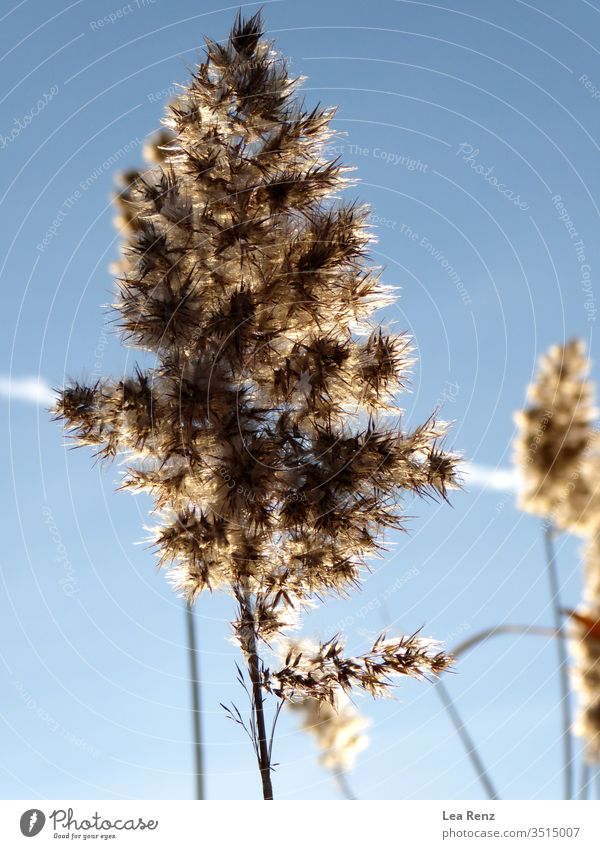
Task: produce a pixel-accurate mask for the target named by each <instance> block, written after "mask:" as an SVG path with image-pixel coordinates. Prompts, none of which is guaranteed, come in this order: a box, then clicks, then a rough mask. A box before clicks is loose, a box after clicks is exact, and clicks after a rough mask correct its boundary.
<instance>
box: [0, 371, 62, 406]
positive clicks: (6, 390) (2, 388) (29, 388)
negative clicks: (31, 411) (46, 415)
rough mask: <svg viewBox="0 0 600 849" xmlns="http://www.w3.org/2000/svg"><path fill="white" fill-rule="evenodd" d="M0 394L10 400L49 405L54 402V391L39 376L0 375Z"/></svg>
mask: <svg viewBox="0 0 600 849" xmlns="http://www.w3.org/2000/svg"><path fill="white" fill-rule="evenodd" d="M0 395H3V396H4V397H5V398H10V399H11V400H12V401H25V402H28V403H30V404H38V405H39V406H40V407H49V406H50V405H51V404H53V403H54V393H53V392H52V390H51V389H50V386H49V385H48V384H47V383H46V381H45V380H42V378H41V377H7V376H6V375H0Z"/></svg>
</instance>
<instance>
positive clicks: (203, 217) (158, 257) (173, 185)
mask: <svg viewBox="0 0 600 849" xmlns="http://www.w3.org/2000/svg"><path fill="white" fill-rule="evenodd" d="M206 45H207V46H206V51H207V52H206V59H205V61H204V62H203V63H202V64H201V65H200V66H199V67H197V69H196V71H195V72H194V74H193V76H192V79H191V82H190V84H189V87H188V88H186V89H182V91H181V93H180V95H178V97H177V98H176V100H175V101H174V102H173V103H172V104H171V105H170V106H169V108H168V116H167V119H166V122H165V123H166V126H167V128H168V130H169V131H170V132H171V133H172V134H173V136H174V140H173V141H172V142H167V145H166V149H165V147H164V146H163V150H162V152H163V154H164V160H163V161H161V162H156V163H155V164H154V165H153V166H152V167H151V168H149V169H146V170H142V172H141V173H140V174H139V175H131V179H130V180H129V182H128V184H127V186H126V194H127V198H123V197H121V199H120V205H121V207H122V206H123V204H125V206H126V205H127V204H129V218H128V220H124V218H125V216H124V215H123V211H122V210H121V223H122V224H124V225H125V232H126V233H128V234H129V235H128V241H127V245H126V247H125V249H124V255H123V258H122V261H121V262H120V264H119V276H118V281H117V285H118V299H117V302H116V304H115V307H116V310H117V311H118V314H119V317H120V329H121V332H122V335H123V337H124V339H125V341H126V343H127V344H129V345H131V346H134V347H138V348H140V349H142V350H144V351H146V352H150V353H151V354H153V355H154V357H155V364H154V365H153V367H151V368H148V369H144V370H142V369H141V368H139V369H136V370H135V372H134V373H133V374H132V375H131V376H130V377H126V378H124V379H122V380H114V381H111V380H103V381H98V382H95V383H93V384H91V385H84V384H81V383H72V384H71V385H69V386H68V387H67V388H66V389H64V390H63V391H62V393H61V394H60V397H59V400H58V403H57V405H56V412H57V415H58V416H59V417H60V418H62V419H64V420H65V426H66V428H68V429H69V431H70V432H71V434H72V435H73V437H74V438H75V440H76V443H77V444H79V445H89V446H92V447H93V448H94V449H95V450H96V452H97V455H98V456H99V457H101V458H110V459H112V458H114V457H115V456H116V455H117V454H120V455H125V460H126V469H127V471H126V474H125V478H124V482H123V487H125V488H129V489H132V490H137V491H146V492H149V493H150V494H151V495H152V496H153V497H154V500H155V503H156V511H157V514H156V515H157V519H158V525H157V527H156V532H155V543H156V548H157V551H158V555H159V558H160V564H161V565H163V564H165V565H167V564H168V565H169V566H170V577H171V580H172V582H173V584H174V586H175V588H176V589H177V590H179V591H181V592H183V593H184V594H185V595H186V596H187V598H188V599H189V600H190V601H194V600H195V599H196V598H197V597H198V595H199V594H200V593H201V592H202V591H203V590H206V589H209V590H212V589H217V588H219V589H222V590H224V591H225V592H227V593H229V594H230V595H232V596H233V597H234V599H235V601H236V603H237V609H238V614H237V616H236V618H235V621H234V622H233V629H234V633H235V637H236V639H237V642H238V643H239V646H240V648H241V650H242V652H243V655H244V657H245V659H246V662H247V665H248V673H249V677H250V680H251V688H250V692H251V697H252V716H253V719H252V721H251V729H252V736H253V737H254V743H255V749H256V752H257V757H258V762H259V767H260V771H261V776H262V781H263V792H264V796H265V798H271V793H272V790H271V776H270V746H269V743H268V739H267V733H266V729H265V719H264V711H263V699H264V695H265V693H266V692H271V693H276V694H277V695H278V696H279V697H280V698H281V699H289V698H292V697H294V695H295V694H298V693H300V694H302V695H306V696H310V697H312V698H315V699H317V700H319V701H325V702H329V703H333V702H334V700H335V697H336V694H337V693H338V692H339V690H340V688H341V689H342V690H343V691H348V690H349V689H350V688H351V687H353V686H356V687H362V688H366V689H367V690H368V691H370V692H372V693H373V694H374V695H380V694H381V693H383V692H385V691H386V690H387V689H388V687H389V686H390V685H391V684H392V682H393V679H394V677H395V676H399V675H413V676H423V675H425V674H427V673H429V672H433V673H437V672H440V671H441V670H443V669H444V668H445V667H446V666H447V665H448V664H449V658H448V657H447V656H446V655H445V654H444V653H443V652H442V651H441V650H440V649H439V647H438V646H437V645H436V644H431V643H429V642H428V641H426V640H424V639H422V638H420V637H419V636H418V635H413V636H410V637H402V638H399V639H395V640H387V641H378V642H377V643H376V644H375V646H373V647H372V649H371V650H370V651H369V652H366V653H365V654H364V655H363V656H362V657H359V658H344V656H343V653H342V650H341V644H340V643H339V641H338V640H337V638H336V639H334V640H332V641H331V642H329V643H325V644H324V645H323V646H322V647H320V648H319V650H318V651H317V652H316V653H315V654H314V655H313V656H311V657H310V658H308V659H307V658H303V657H299V656H297V655H294V656H292V657H290V658H289V660H288V662H287V663H286V664H285V665H284V667H283V668H281V669H275V670H271V669H268V668H267V666H266V665H265V664H264V663H263V661H262V660H261V658H260V657H259V651H261V650H265V649H267V648H268V646H269V644H270V643H271V642H272V641H273V640H275V639H276V638H278V637H279V636H280V635H281V634H282V633H283V632H284V631H285V629H286V628H287V627H288V625H289V624H290V623H292V622H293V621H294V619H295V615H296V614H297V612H298V611H299V610H300V609H301V608H303V607H304V606H305V605H307V604H309V603H311V602H315V600H319V599H321V598H322V596H323V595H324V594H325V593H327V592H336V593H339V594H345V593H347V592H349V591H350V590H352V589H353V588H355V587H356V586H357V585H358V583H359V581H360V577H361V572H362V571H363V570H364V568H365V567H366V565H367V560H368V558H370V557H372V556H373V555H376V554H377V553H378V552H379V551H380V549H381V546H382V534H383V532H384V531H386V530H387V529H392V528H403V527H404V517H403V512H402V504H401V496H402V494H403V493H405V492H408V493H412V494H416V495H419V496H424V495H432V496H440V497H442V498H445V497H446V493H447V490H448V488H449V487H453V486H455V485H456V463H457V459H456V457H455V456H454V455H452V454H450V453H447V452H446V451H445V450H444V449H443V446H442V439H443V437H444V434H445V426H444V425H443V424H440V423H436V421H435V420H434V418H433V417H432V418H430V419H428V420H427V421H426V422H425V423H424V424H423V425H421V426H419V427H417V428H416V429H414V430H412V431H411V432H404V431H403V430H402V429H401V426H400V416H401V411H400V409H399V408H398V407H397V406H396V400H395V396H396V394H397V392H398V391H399V389H400V388H402V386H403V384H404V381H405V380H406V373H407V368H408V366H409V365H410V364H411V350H410V343H409V340H408V339H407V338H406V336H404V335H393V334H388V333H384V332H383V331H382V330H381V329H380V328H379V327H378V326H377V325H376V324H374V323H372V322H371V315H372V313H373V312H374V311H375V310H376V309H378V308H379V307H381V306H383V305H386V304H388V303H391V302H392V300H393V299H392V297H391V292H390V290H389V289H388V287H386V286H384V285H382V283H381V282H380V279H379V272H378V271H377V270H376V269H373V268H371V267H369V264H368V246H369V242H370V240H371V237H370V230H369V226H368V215H369V210H368V208H367V207H365V206H360V205H358V204H357V203H349V202H347V201H345V200H341V199H339V197H338V194H339V193H340V191H341V190H342V189H344V188H345V187H347V186H348V185H349V181H348V178H347V172H348V169H347V168H345V167H344V166H343V165H341V164H340V163H339V162H338V161H337V160H335V161H328V160H326V159H324V158H323V151H324V146H325V144H326V142H327V141H328V139H329V138H330V137H331V135H332V131H331V129H330V122H331V119H332V117H333V115H334V110H332V109H324V108H321V107H319V106H317V107H315V108H314V109H312V110H306V109H305V108H304V105H303V102H302V101H301V100H299V99H297V98H296V97H295V91H296V89H297V87H298V84H299V82H300V80H299V79H292V78H290V77H289V76H288V73H287V69H286V63H285V62H284V60H283V59H282V58H281V57H280V56H278V55H277V54H276V53H275V52H274V51H273V49H272V46H271V44H270V43H269V42H268V41H267V40H265V39H264V37H263V36H262V32H261V20H260V16H259V15H255V16H254V17H252V18H249V19H247V20H243V19H241V18H239V17H238V19H237V20H236V23H235V25H234V27H233V29H232V32H231V34H230V36H229V39H228V40H227V42H226V43H225V44H223V45H221V44H216V43H215V42H213V41H210V40H207V42H206Z"/></svg>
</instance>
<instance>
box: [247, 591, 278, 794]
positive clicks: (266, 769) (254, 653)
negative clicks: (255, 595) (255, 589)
mask: <svg viewBox="0 0 600 849" xmlns="http://www.w3.org/2000/svg"><path fill="white" fill-rule="evenodd" d="M243 615H244V619H245V621H246V623H247V625H248V632H249V634H250V636H249V652H248V674H249V676H250V681H251V682H252V711H253V714H254V720H255V723H256V725H255V727H256V741H255V742H256V744H257V751H256V754H257V758H258V766H259V769H260V777H261V780H262V789H263V799H267V800H271V799H273V785H272V783H271V755H270V745H269V742H268V739H267V729H266V724H265V712H264V698H263V691H262V686H261V660H260V657H259V656H258V648H257V639H256V628H255V623H254V612H253V610H252V606H251V602H250V601H249V599H248V597H247V596H246V598H245V603H244V610H243Z"/></svg>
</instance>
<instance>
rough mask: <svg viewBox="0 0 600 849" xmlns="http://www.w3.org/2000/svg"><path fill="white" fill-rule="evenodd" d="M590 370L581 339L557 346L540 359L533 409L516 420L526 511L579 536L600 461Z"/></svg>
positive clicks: (522, 502)
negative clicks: (599, 460) (594, 469)
mask: <svg viewBox="0 0 600 849" xmlns="http://www.w3.org/2000/svg"><path fill="white" fill-rule="evenodd" d="M588 369H589V364H588V360H587V357H586V352H585V345H584V344H583V342H582V341H581V340H579V339H573V340H571V341H570V342H568V343H567V344H566V345H564V346H558V345H554V346H553V347H552V348H550V350H549V351H548V353H547V354H546V355H545V356H543V357H541V358H540V368H539V372H538V374H537V378H536V381H535V383H533V384H532V385H531V386H530V387H529V391H528V400H529V402H530V404H529V406H528V407H526V408H525V409H524V410H522V411H520V412H518V413H517V414H516V415H515V421H516V423H517V425H518V428H519V433H518V436H517V439H516V441H515V461H516V465H517V468H518V470H519V472H520V477H521V489H520V492H519V499H518V500H519V507H520V509H522V510H525V511H526V512H529V513H534V514H536V515H538V516H544V517H547V518H549V519H551V520H552V521H553V523H554V524H555V525H557V526H558V527H561V528H568V529H569V530H579V531H581V530H582V528H581V524H582V523H585V522H587V521H588V511H589V508H590V506H591V503H590V496H591V490H590V483H591V475H590V471H591V469H590V463H592V462H595V461H594V453H595V452H594V450H593V449H594V446H595V445H596V444H597V440H596V437H595V432H594V431H593V429H592V423H593V422H594V419H595V418H596V415H597V412H596V409H595V407H594V399H593V386H592V384H591V383H590V382H589V381H588V380H587V374H588ZM594 489H595V487H594Z"/></svg>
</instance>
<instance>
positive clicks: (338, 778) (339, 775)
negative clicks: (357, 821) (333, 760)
mask: <svg viewBox="0 0 600 849" xmlns="http://www.w3.org/2000/svg"><path fill="white" fill-rule="evenodd" d="M333 777H334V779H335V783H336V784H337V786H338V789H339V791H340V793H341V794H342V796H343V797H344V799H348V801H350V802H356V796H355V795H354V793H353V792H352V788H351V787H350V784H349V782H348V776H347V775H346V773H345V772H344V770H343V769H336V770H335V772H334V773H333Z"/></svg>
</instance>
